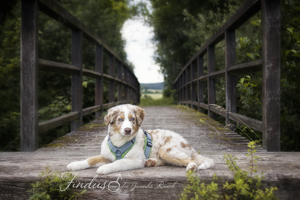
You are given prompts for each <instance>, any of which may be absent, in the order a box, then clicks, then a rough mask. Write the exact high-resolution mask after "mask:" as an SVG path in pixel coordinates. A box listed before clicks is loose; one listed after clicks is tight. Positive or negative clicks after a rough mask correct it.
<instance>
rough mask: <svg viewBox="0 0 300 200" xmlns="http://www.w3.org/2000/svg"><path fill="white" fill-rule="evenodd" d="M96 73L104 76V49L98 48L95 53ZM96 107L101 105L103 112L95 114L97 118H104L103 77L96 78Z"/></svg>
mask: <svg viewBox="0 0 300 200" xmlns="http://www.w3.org/2000/svg"><path fill="white" fill-rule="evenodd" d="M95 72H98V73H100V74H101V75H103V47H102V46H98V45H97V46H96V52H95ZM95 105H100V106H101V110H99V111H97V112H96V113H95V117H96V119H97V118H100V117H102V105H103V76H101V77H99V78H96V81H95Z"/></svg>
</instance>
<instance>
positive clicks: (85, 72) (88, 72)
mask: <svg viewBox="0 0 300 200" xmlns="http://www.w3.org/2000/svg"><path fill="white" fill-rule="evenodd" d="M82 74H83V76H88V77H92V78H101V77H102V74H101V73H99V72H95V71H93V70H90V69H82Z"/></svg>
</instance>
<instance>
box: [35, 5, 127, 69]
mask: <svg viewBox="0 0 300 200" xmlns="http://www.w3.org/2000/svg"><path fill="white" fill-rule="evenodd" d="M39 2H40V5H39V6H40V10H41V11H42V12H44V13H45V14H47V15H49V16H50V17H51V18H53V19H55V20H56V21H58V22H59V23H61V24H63V25H65V26H66V27H68V28H70V29H72V30H81V31H82V32H83V36H84V37H85V38H86V39H87V40H89V41H90V42H93V43H95V44H96V45H98V46H103V47H104V50H105V52H106V53H108V54H110V55H114V56H115V58H116V59H117V60H119V61H120V62H122V64H124V66H126V68H127V69H128V70H129V71H130V72H132V73H133V71H132V70H131V68H130V67H129V66H128V65H127V64H126V62H124V61H123V59H121V58H120V57H119V56H117V54H116V53H115V52H114V51H113V50H112V49H110V48H109V47H108V46H107V45H106V44H105V42H104V41H103V40H101V39H100V38H99V37H98V36H97V35H96V34H95V33H94V32H93V31H91V30H89V29H88V28H87V27H86V26H85V25H84V24H83V23H82V22H80V21H79V20H78V19H77V18H76V17H74V16H73V15H72V14H71V13H70V12H68V11H67V10H66V9H64V8H63V7H62V6H60V5H59V4H58V3H56V2H55V1H53V0H39Z"/></svg>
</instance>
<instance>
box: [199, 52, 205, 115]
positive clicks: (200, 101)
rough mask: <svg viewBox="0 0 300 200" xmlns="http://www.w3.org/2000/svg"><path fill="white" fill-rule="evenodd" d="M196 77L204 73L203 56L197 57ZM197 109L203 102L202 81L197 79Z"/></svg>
mask: <svg viewBox="0 0 300 200" xmlns="http://www.w3.org/2000/svg"><path fill="white" fill-rule="evenodd" d="M197 67H198V78H200V77H201V76H203V75H204V69H203V56H198V57H197ZM197 83H198V111H200V103H204V82H203V81H200V80H198V81H197Z"/></svg>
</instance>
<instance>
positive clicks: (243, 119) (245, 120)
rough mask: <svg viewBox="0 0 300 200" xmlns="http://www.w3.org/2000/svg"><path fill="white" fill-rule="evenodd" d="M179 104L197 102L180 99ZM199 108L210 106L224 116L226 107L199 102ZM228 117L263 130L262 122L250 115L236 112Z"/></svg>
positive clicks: (196, 104)
mask: <svg viewBox="0 0 300 200" xmlns="http://www.w3.org/2000/svg"><path fill="white" fill-rule="evenodd" d="M178 103H179V104H190V105H194V106H198V102H196V101H180V102H178ZM199 106H200V107H201V108H203V109H206V110H208V108H209V107H210V110H211V111H212V112H214V113H216V114H218V115H221V116H223V117H226V109H224V108H221V107H219V106H218V105H216V104H213V105H208V104H205V103H200V105H199ZM229 118H230V119H231V120H233V121H235V122H237V123H239V124H242V125H245V126H248V127H250V128H252V129H254V130H257V131H260V132H262V130H263V124H262V121H259V120H256V119H252V118H250V117H246V116H244V115H240V114H238V113H229Z"/></svg>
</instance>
